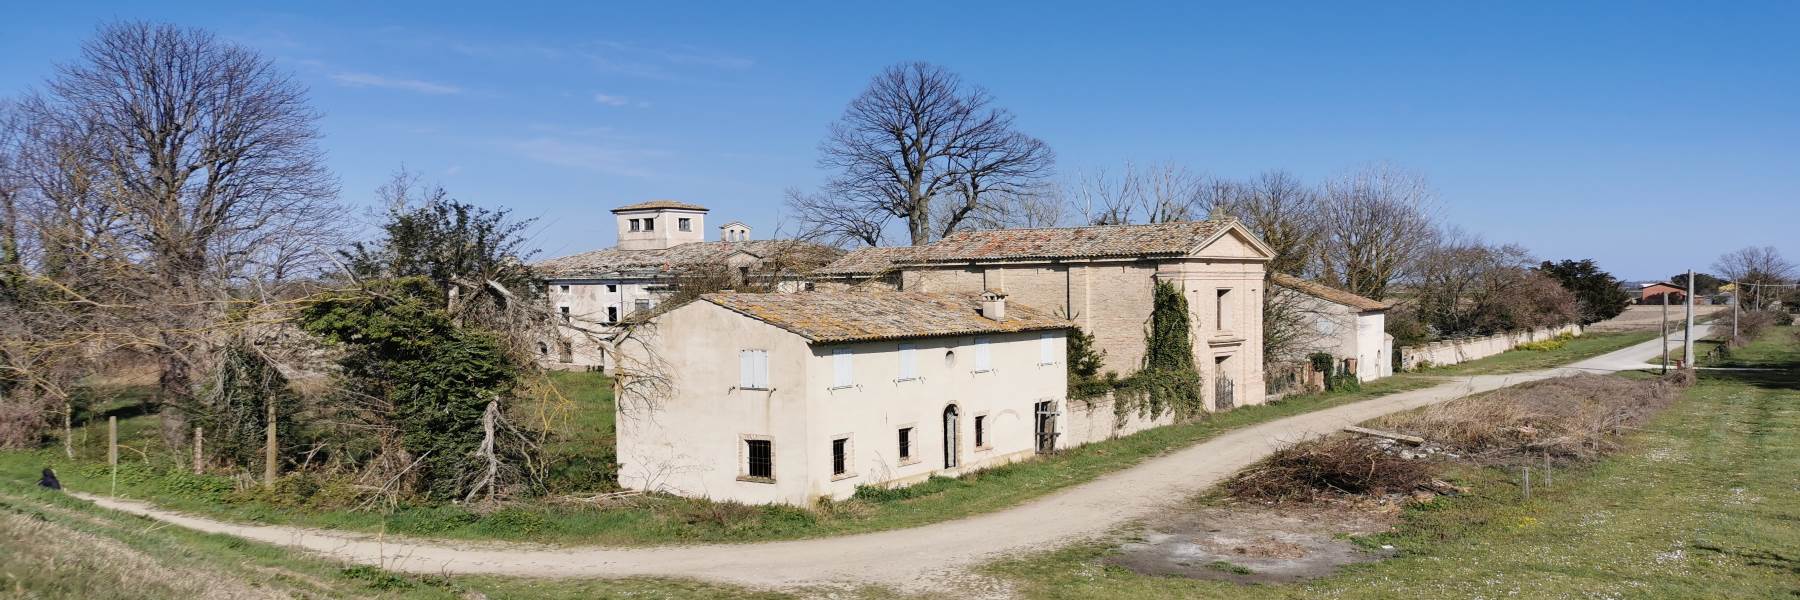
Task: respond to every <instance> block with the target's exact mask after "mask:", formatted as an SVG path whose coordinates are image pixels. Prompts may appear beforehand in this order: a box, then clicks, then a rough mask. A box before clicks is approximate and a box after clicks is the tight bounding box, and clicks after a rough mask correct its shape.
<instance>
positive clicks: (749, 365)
mask: <svg viewBox="0 0 1800 600" xmlns="http://www.w3.org/2000/svg"><path fill="white" fill-rule="evenodd" d="M738 387H739V388H746V389H748V388H754V387H756V351H755V350H739V351H738Z"/></svg>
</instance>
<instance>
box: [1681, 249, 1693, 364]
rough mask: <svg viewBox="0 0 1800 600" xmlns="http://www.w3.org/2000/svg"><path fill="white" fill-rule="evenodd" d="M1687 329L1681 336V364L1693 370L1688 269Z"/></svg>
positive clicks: (1691, 282) (1690, 297) (1691, 279)
mask: <svg viewBox="0 0 1800 600" xmlns="http://www.w3.org/2000/svg"><path fill="white" fill-rule="evenodd" d="M1687 283H1688V285H1687V288H1688V289H1687V294H1686V296H1687V328H1686V329H1684V330H1683V332H1682V334H1681V356H1682V361H1681V364H1682V365H1684V366H1686V367H1687V368H1689V369H1692V368H1694V270H1693V269H1688V282H1687Z"/></svg>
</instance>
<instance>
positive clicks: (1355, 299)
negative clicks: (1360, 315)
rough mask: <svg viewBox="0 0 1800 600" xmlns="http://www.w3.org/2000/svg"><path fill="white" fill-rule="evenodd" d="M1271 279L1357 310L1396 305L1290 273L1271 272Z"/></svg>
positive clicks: (1293, 288) (1378, 308) (1292, 288)
mask: <svg viewBox="0 0 1800 600" xmlns="http://www.w3.org/2000/svg"><path fill="white" fill-rule="evenodd" d="M1269 281H1271V282H1273V283H1274V284H1275V285H1279V286H1281V287H1284V288H1287V289H1290V290H1294V291H1296V292H1300V293H1302V294H1306V295H1308V296H1312V297H1314V298H1318V299H1321V300H1324V301H1326V302H1331V303H1333V304H1342V305H1344V306H1348V307H1350V308H1354V309H1357V310H1387V309H1389V308H1393V307H1394V303H1392V302H1382V301H1380V300H1371V299H1368V298H1364V297H1362V296H1358V295H1356V294H1352V293H1350V292H1346V291H1344V290H1340V289H1337V288H1334V287H1331V286H1328V285H1325V284H1323V283H1319V282H1316V281H1307V280H1305V279H1301V278H1299V277H1295V276H1293V275H1288V274H1286V273H1270V274H1269Z"/></svg>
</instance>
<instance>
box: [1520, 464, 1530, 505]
mask: <svg viewBox="0 0 1800 600" xmlns="http://www.w3.org/2000/svg"><path fill="white" fill-rule="evenodd" d="M1521 470H1522V471H1524V472H1525V500H1526V501H1530V500H1531V467H1530V466H1526V467H1524V468H1523V469H1521Z"/></svg>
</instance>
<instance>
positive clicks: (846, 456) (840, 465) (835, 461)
mask: <svg viewBox="0 0 1800 600" xmlns="http://www.w3.org/2000/svg"><path fill="white" fill-rule="evenodd" d="M849 472H850V438H838V439H835V440H831V474H832V475H843V474H845V473H849Z"/></svg>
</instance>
